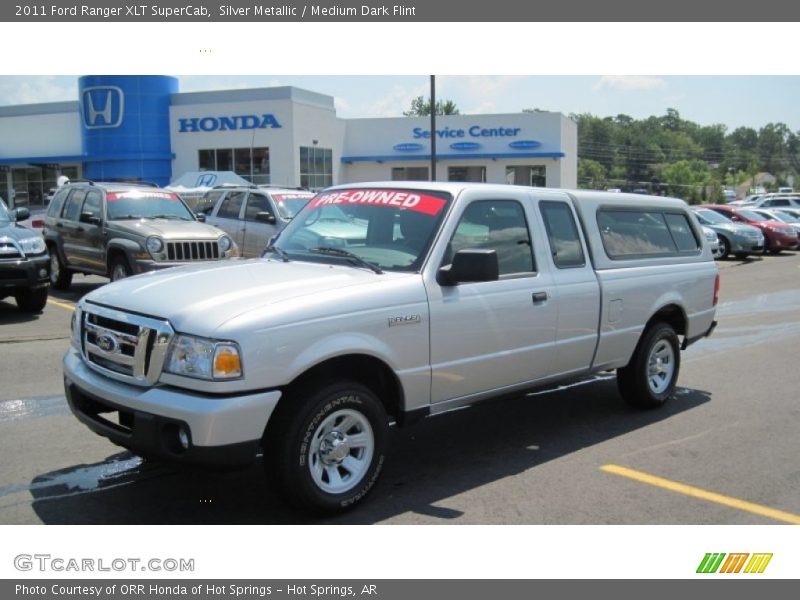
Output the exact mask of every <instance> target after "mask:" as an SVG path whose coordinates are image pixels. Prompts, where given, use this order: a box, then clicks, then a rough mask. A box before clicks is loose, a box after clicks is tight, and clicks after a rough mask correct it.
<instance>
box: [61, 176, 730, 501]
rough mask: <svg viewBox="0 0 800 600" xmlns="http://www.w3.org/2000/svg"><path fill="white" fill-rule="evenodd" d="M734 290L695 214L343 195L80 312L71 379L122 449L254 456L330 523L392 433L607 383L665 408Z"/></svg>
mask: <svg viewBox="0 0 800 600" xmlns="http://www.w3.org/2000/svg"><path fill="white" fill-rule="evenodd" d="M718 291H719V277H718V273H717V268H716V266H715V264H714V261H713V259H712V256H711V251H710V249H709V247H708V245H707V243H706V242H705V241H704V236H703V234H702V232H701V231H700V229H699V225H698V224H697V222H696V220H695V219H694V218H692V217H691V215H690V212H689V209H688V207H687V206H686V204H685V203H684V202H683V201H681V200H677V199H670V198H651V197H645V196H641V195H634V194H624V193H606V192H588V191H564V190H555V189H553V190H549V189H542V188H529V187H517V186H508V185H487V184H470V183H420V182H413V183H400V182H382V183H369V184H359V185H349V186H338V187H334V188H329V189H327V190H325V191H323V192H321V193H319V194H318V195H316V196H315V197H314V198H313V199H312V200H311V201H310V202H309V203H308V204H307V205H306V206H305V207H304V208H303V210H302V211H300V212H299V213H298V214H297V216H296V217H295V218H294V219H292V221H291V222H290V223H289V224H288V225H287V226H286V228H285V229H283V230H282V232H281V233H280V234H279V235H278V236H277V238H276V239H274V240H273V241H272V243H271V245H270V246H268V247H267V248H266V250H265V252H264V254H263V256H262V257H260V258H253V259H247V260H233V261H223V262H219V263H210V264H196V265H187V266H183V267H178V268H175V269H170V270H168V271H163V272H152V273H146V274H142V275H137V276H134V277H130V278H127V279H124V280H121V281H118V282H116V283H112V284H110V285H107V286H103V287H101V288H99V289H97V290H95V291H93V292H91V293H89V294H88V295H86V296H85V297H84V298H82V299H81V300H80V302H79V303H78V306H77V309H76V311H75V315H74V319H73V324H72V341H71V347H70V349H69V351H68V352H67V354H66V356H65V358H64V382H65V388H66V395H67V399H68V401H69V404H70V407H71V409H72V411H73V412H74V414H75V415H76V416H77V418H78V419H79V420H80V421H82V422H83V423H84V424H86V425H87V426H88V427H89V428H90V429H91V430H92V431H94V432H95V433H97V434H99V435H102V436H105V437H107V438H108V439H109V440H111V441H112V442H114V443H115V444H118V445H120V446H123V447H125V448H128V449H130V450H131V451H132V452H134V453H136V454H138V455H141V456H144V457H149V458H152V459H155V460H163V461H170V462H175V463H194V464H200V465H206V466H210V467H211V466H214V467H230V466H239V465H244V464H247V463H250V462H252V461H253V460H255V459H256V456H257V455H258V454H259V453H260V454H262V455H263V464H264V468H265V470H266V474H267V476H268V482H269V485H270V486H273V487H274V488H275V489H277V490H278V492H279V493H280V494H282V495H283V496H284V497H285V498H286V499H288V501H289V502H291V503H292V504H293V505H295V506H299V507H303V508H305V509H308V510H311V511H315V512H318V513H332V512H336V511H341V510H343V509H346V508H349V507H352V506H353V505H356V504H357V503H359V502H360V501H362V500H363V499H364V497H365V496H366V495H367V494H368V492H369V491H370V490H371V489H372V488H373V486H374V484H375V482H376V480H377V479H378V476H379V474H380V472H381V469H382V467H383V465H384V462H385V460H386V450H387V433H388V429H389V425H390V423H396V424H398V425H399V426H403V425H405V424H408V423H410V422H413V421H414V420H416V419H419V418H421V417H425V416H427V415H432V414H436V413H441V412H445V411H448V410H451V409H454V408H457V407H461V406H465V405H468V404H472V403H476V402H479V401H481V400H484V399H487V398H491V397H495V396H499V395H509V394H522V393H523V392H525V391H527V390H530V389H533V388H536V387H541V386H547V385H551V384H553V383H555V382H560V381H565V380H574V379H577V378H582V377H585V376H587V375H590V374H592V373H596V372H600V371H608V370H616V373H617V380H618V387H619V392H620V395H621V396H622V398H624V399H625V400H626V401H627V402H628V403H630V404H632V405H635V406H639V407H644V408H653V407H658V406H660V405H662V404H663V403H664V402H666V401H667V400H668V399H669V398H670V396H671V395H672V394H673V392H674V390H675V386H676V382H677V379H678V373H679V370H680V351H681V350H682V349H684V348H686V346H688V345H689V344H691V343H693V342H695V341H697V340H700V339H701V338H703V337H704V336H707V335H709V334H710V333H711V331H712V330H713V328H714V326H715V321H714V315H715V305H716V303H717V296H718ZM531 401H533V400H531Z"/></svg>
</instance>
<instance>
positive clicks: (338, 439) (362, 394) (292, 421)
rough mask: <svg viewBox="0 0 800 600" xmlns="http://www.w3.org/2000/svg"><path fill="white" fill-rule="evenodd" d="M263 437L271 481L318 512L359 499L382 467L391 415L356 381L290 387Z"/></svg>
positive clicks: (297, 503)
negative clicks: (388, 415) (292, 388)
mask: <svg viewBox="0 0 800 600" xmlns="http://www.w3.org/2000/svg"><path fill="white" fill-rule="evenodd" d="M281 403H282V404H281V405H279V407H278V410H277V411H276V414H275V415H273V417H272V419H270V424H269V427H268V428H267V431H266V433H265V435H264V444H263V445H264V466H265V468H266V472H267V476H268V484H270V483H271V484H274V485H275V486H276V489H277V491H278V492H279V493H280V494H281V495H282V496H283V497H284V498H285V499H286V500H287V501H288V502H289V503H291V504H292V505H295V506H298V507H302V508H304V509H306V510H310V511H312V512H316V513H322V514H332V513H336V512H341V511H343V510H347V509H348V508H351V507H353V506H354V505H356V504H357V503H359V502H360V501H361V500H363V498H364V497H365V496H366V495H367V494H368V493H369V491H370V490H371V489H372V486H373V485H374V484H375V481H376V480H377V478H378V475H379V474H380V472H381V469H382V467H383V462H384V459H385V456H384V453H385V448H386V440H387V436H388V418H387V416H386V411H385V410H384V408H383V405H382V404H381V402H380V400H379V399H378V398H377V397H376V396H375V394H374V393H373V392H372V391H371V390H370V389H368V388H366V387H365V386H363V385H361V384H360V383H356V382H354V381H338V382H331V383H328V384H325V385H321V386H317V387H311V386H309V387H302V388H298V389H296V390H293V391H290V392H289V393H288V394H287V396H286V398H284V399H283V400H282V401H281Z"/></svg>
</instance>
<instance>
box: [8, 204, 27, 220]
mask: <svg viewBox="0 0 800 600" xmlns="http://www.w3.org/2000/svg"><path fill="white" fill-rule="evenodd" d="M11 212H13V213H14V220H15V221H24V220H25V219H28V218H30V216H31V211H30V210H28V207H27V206H20V207H19V208H15V209H14V210H13V211H11Z"/></svg>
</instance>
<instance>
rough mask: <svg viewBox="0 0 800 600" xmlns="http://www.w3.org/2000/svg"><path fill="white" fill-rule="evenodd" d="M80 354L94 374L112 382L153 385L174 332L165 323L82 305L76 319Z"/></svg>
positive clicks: (159, 372)
mask: <svg viewBox="0 0 800 600" xmlns="http://www.w3.org/2000/svg"><path fill="white" fill-rule="evenodd" d="M77 318H78V324H77V326H78V327H80V328H81V329H80V334H81V336H80V339H81V354H82V355H83V358H84V360H86V362H87V363H88V364H89V366H90V367H92V368H93V369H94V370H96V371H99V372H101V373H103V374H104V375H107V376H108V377H111V378H113V379H117V380H119V381H124V382H125V383H133V384H136V385H142V386H151V385H154V384H155V383H156V382H157V381H158V378H159V377H160V376H161V370H162V369H163V367H164V358H165V357H166V352H167V348H168V347H169V343H170V341H171V340H172V336H173V335H174V331H173V329H172V327H171V326H170V324H169V323H168V322H167V321H162V320H159V319H153V318H150V317H143V316H140V315H133V314H130V313H126V312H123V311H119V310H115V309H110V308H105V307H102V306H97V305H95V304H86V305H84V306H83V307H82V309H81V310H80V312H79V313H78V315H77Z"/></svg>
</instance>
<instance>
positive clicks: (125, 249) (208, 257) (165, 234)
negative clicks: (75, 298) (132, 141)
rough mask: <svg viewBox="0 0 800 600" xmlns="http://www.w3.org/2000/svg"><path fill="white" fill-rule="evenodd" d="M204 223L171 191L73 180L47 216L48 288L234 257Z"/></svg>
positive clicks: (232, 247) (223, 238)
mask: <svg viewBox="0 0 800 600" xmlns="http://www.w3.org/2000/svg"><path fill="white" fill-rule="evenodd" d="M203 220H204V218H203V217H200V218H198V217H197V216H196V215H194V214H193V213H192V211H191V210H190V209H189V207H188V206H187V205H186V204H185V203H184V202H183V200H181V198H180V196H178V195H177V194H176V193H174V192H170V191H167V190H163V189H160V188H158V187H155V186H149V185H140V184H131V183H96V182H93V181H86V180H81V181H77V182H76V181H74V180H73V181H72V182H70V183H68V184H67V185H65V186H63V187H62V188H61V189H59V190H58V192H56V194H55V196H53V199H52V200H51V201H50V206H49V208H48V209H47V215H46V216H45V223H44V237H45V241H46V242H47V247H48V249H49V251H50V282H51V283H52V284H53V287H55V288H57V289H66V288H68V287H69V285H70V283H71V282H72V274H73V273H93V274H96V275H104V276H106V277H109V278H111V280H112V281H116V280H118V279H122V278H124V277H128V276H129V275H133V274H136V273H143V272H145V271H153V270H157V269H163V268H167V267H174V266H176V265H182V264H186V263H195V262H209V261H218V260H220V259H224V258H228V257H231V256H237V255H238V248H237V246H236V244H235V243H234V241H233V240H232V239H231V237H230V236H228V235H226V234H225V233H224V232H223V231H221V230H219V229H217V228H216V227H213V226H211V225H208V224H206V223H204V222H202V221H203Z"/></svg>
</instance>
